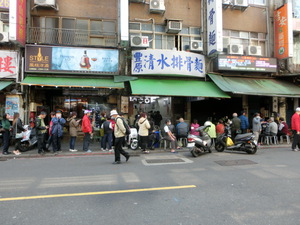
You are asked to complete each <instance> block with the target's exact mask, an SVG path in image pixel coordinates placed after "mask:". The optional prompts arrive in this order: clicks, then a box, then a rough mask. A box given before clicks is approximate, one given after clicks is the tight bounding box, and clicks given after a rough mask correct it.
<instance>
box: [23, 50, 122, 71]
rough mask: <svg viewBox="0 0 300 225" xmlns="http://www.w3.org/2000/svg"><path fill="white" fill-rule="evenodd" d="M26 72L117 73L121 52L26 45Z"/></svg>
mask: <svg viewBox="0 0 300 225" xmlns="http://www.w3.org/2000/svg"><path fill="white" fill-rule="evenodd" d="M25 55H26V62H25V63H26V65H25V70H26V72H49V73H50V72H51V73H53V72H59V73H80V74H83V73H84V74H100V73H110V74H117V73H118V67H119V63H118V62H119V52H118V50H115V49H96V48H75V47H56V46H40V45H27V46H26V53H25Z"/></svg>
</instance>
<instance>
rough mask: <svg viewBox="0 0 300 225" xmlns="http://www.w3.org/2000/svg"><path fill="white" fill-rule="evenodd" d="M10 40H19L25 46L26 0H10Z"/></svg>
mask: <svg viewBox="0 0 300 225" xmlns="http://www.w3.org/2000/svg"><path fill="white" fill-rule="evenodd" d="M0 1H1V0H0ZM9 40H10V41H14V42H17V43H19V44H20V45H22V46H25V42H26V0H10V5H9Z"/></svg>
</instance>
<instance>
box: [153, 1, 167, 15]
mask: <svg viewBox="0 0 300 225" xmlns="http://www.w3.org/2000/svg"><path fill="white" fill-rule="evenodd" d="M165 10H166V8H165V0H150V3H149V11H150V13H164V12H165Z"/></svg>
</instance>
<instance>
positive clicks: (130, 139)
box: [126, 127, 139, 150]
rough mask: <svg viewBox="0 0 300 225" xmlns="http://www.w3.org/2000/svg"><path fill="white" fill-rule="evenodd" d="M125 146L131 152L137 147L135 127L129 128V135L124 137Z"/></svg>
mask: <svg viewBox="0 0 300 225" xmlns="http://www.w3.org/2000/svg"><path fill="white" fill-rule="evenodd" d="M126 144H127V146H128V147H130V148H131V149H132V150H136V149H137V148H138V147H139V142H138V132H137V129H136V128H135V127H130V134H129V135H128V136H127V137H126Z"/></svg>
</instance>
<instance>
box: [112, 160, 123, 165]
mask: <svg viewBox="0 0 300 225" xmlns="http://www.w3.org/2000/svg"><path fill="white" fill-rule="evenodd" d="M112 164H114V165H116V164H121V162H120V161H115V162H113V163H112Z"/></svg>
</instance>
